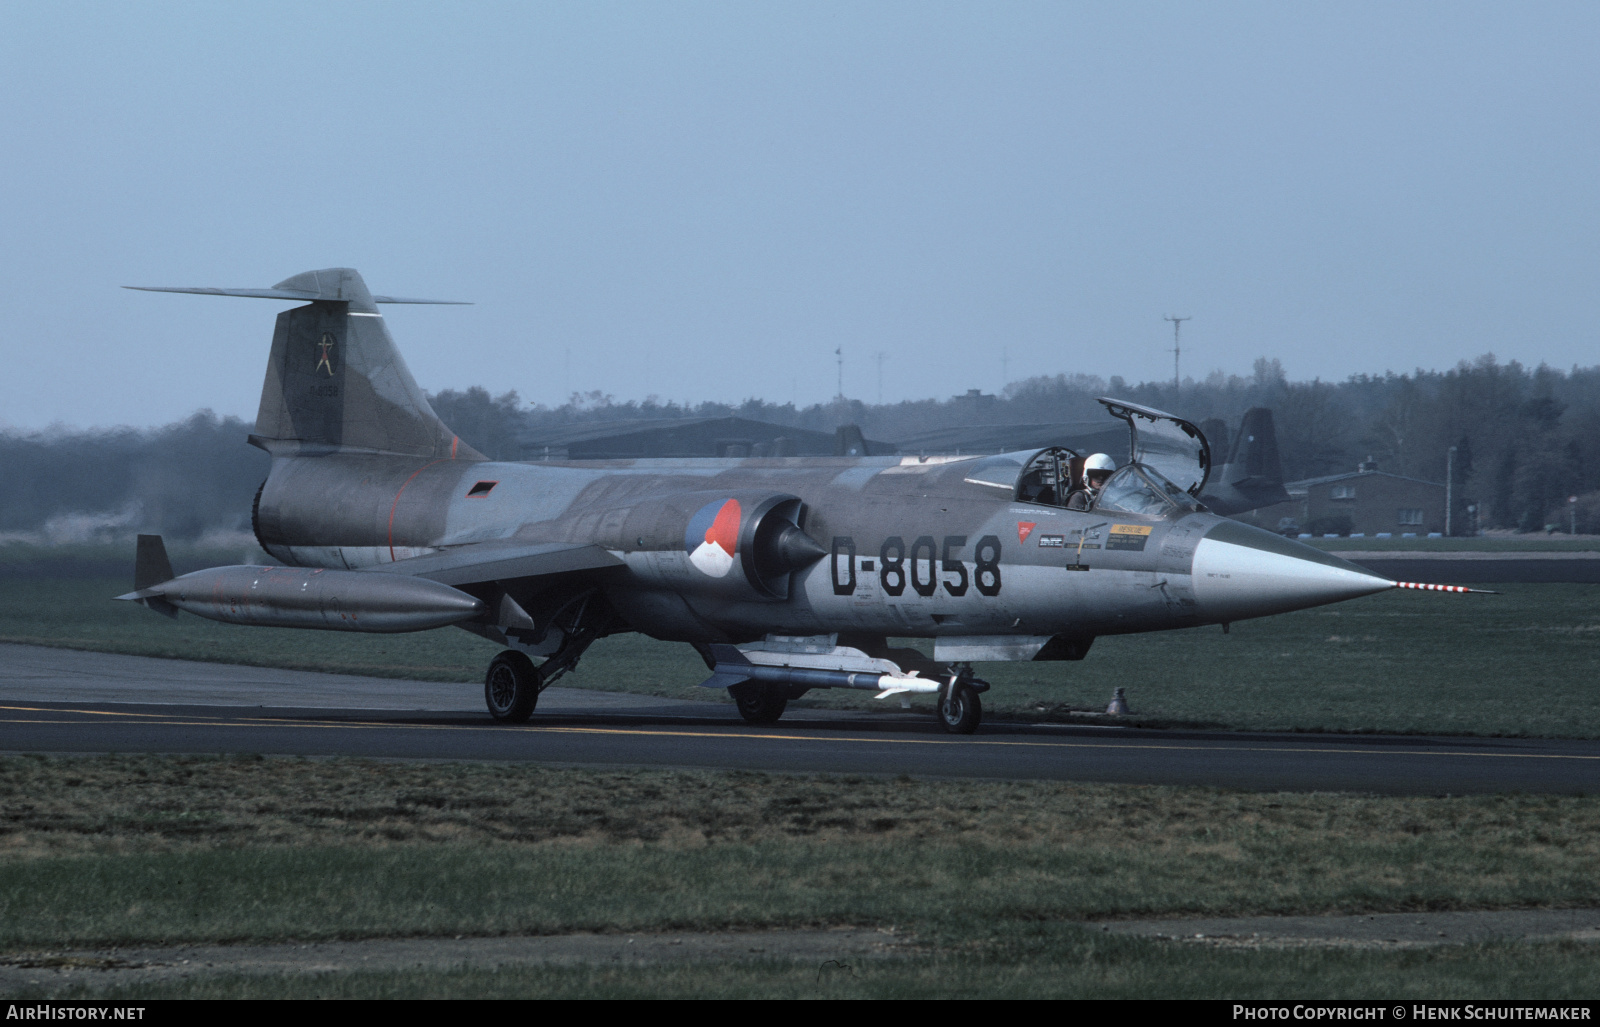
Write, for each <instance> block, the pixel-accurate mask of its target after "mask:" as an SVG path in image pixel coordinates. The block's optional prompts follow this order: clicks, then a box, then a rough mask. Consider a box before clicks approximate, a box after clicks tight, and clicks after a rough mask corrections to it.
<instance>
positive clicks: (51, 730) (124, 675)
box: [0, 645, 1600, 794]
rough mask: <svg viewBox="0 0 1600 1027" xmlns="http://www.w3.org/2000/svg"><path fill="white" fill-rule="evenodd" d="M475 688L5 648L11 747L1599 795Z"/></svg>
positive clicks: (1206, 743) (1592, 755)
mask: <svg viewBox="0 0 1600 1027" xmlns="http://www.w3.org/2000/svg"><path fill="white" fill-rule="evenodd" d="M481 703H482V699H481V695H480V689H478V688H475V687H474V686H472V685H462V684H438V683H430V682H411V681H392V680H387V679H379V678H357V677H347V676H343V675H334V674H313V673H308V672H302V671H278V670H270V669H263V668H257V667H235V666H230V665H225V664H205V663H189V662H185V661H173V660H152V659H146V658H142V657H129V656H114V655H108V654H100V653H82V652H74V651H70V650H59V649H42V648H36V647H30V646H11V645H5V646H0V750H3V751H7V752H11V753H23V752H47V753H106V752H116V753H212V754H228V753H263V754H274V755H296V756H359V757H370V758H384V759H424V760H433V759H446V760H507V761H532V762H540V763H552V764H560V765H569V766H592V767H669V768H706V769H720V770H759V771H771V772H782V773H792V772H800V773H827V774H911V775H914V776H917V777H963V778H990V779H1034V780H1058V781H1095V782H1123V783H1140V784H1173V785H1213V786H1220V787H1230V788H1242V789H1249V790H1293V791H1358V792H1372V793H1387V794H1467V793H1484V792H1511V791H1517V792H1551V793H1573V792H1592V791H1600V742H1595V741H1568V740H1541V739H1505V738H1429V737H1418V736H1385V735H1331V734H1247V733H1233V732H1181V731H1143V730H1131V729H1123V728H1115V727H1098V726H1093V727H1085V726H1067V725H1055V724H1030V723H1024V722H1011V723H1006V722H998V721H993V720H991V721H989V722H986V723H985V724H984V727H983V728H982V730H980V732H979V733H978V734H977V735H973V736H967V737H958V736H952V735H947V734H945V733H943V731H941V730H940V729H939V728H938V726H937V725H936V724H935V723H934V722H933V718H932V717H931V716H930V715H929V714H927V713H925V712H913V713H901V712H898V711H895V712H892V713H891V712H859V713H858V712H853V711H851V712H839V711H825V710H797V711H793V712H791V713H790V714H787V715H786V716H785V717H784V719H783V720H782V721H780V722H779V723H778V724H776V725H772V726H769V727H753V726H750V725H746V724H744V723H743V722H742V721H740V720H739V718H738V715H737V713H735V712H734V710H733V708H732V707H731V706H728V705H725V704H721V703H712V702H706V703H700V702H686V701H674V700H664V699H654V698H650V697H645V696H633V695H626V694H621V693H607V692H593V691H584V690H580V689H565V688H552V689H550V690H548V691H547V692H546V693H545V695H544V696H543V697H541V701H540V705H539V710H538V712H536V713H535V715H534V719H533V720H532V721H531V722H529V723H528V724H526V725H521V726H506V725H500V724H495V723H493V722H492V721H491V720H490V719H489V717H488V715H487V713H486V712H483V711H482V705H481Z"/></svg>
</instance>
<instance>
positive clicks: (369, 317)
mask: <svg viewBox="0 0 1600 1027" xmlns="http://www.w3.org/2000/svg"><path fill="white" fill-rule="evenodd" d="M128 288H131V289H143V290H145V291H148V292H187V293H199V294H201V295H205V296H247V297H253V298H258V299H278V300H305V301H308V302H307V303H306V304H305V305H304V306H299V307H294V308H292V309H290V310H285V311H284V312H283V313H281V314H279V315H278V323H277V328H276V330H275V331H274V332H273V334H272V355H271V357H270V358H269V359H268V361H267V376H266V382H265V383H264V384H263V385H262V388H261V408H260V410H259V411H258V412H257V414H256V431H255V434H254V435H252V436H251V437H250V441H251V442H252V443H254V444H255V445H257V446H260V447H261V448H262V449H265V450H267V451H268V452H270V453H272V454H273V455H275V456H277V455H290V454H293V453H297V452H299V453H319V452H320V453H326V452H333V451H352V452H368V453H387V454H395V455H399V456H417V457H429V458H434V459H461V460H482V459H484V457H483V455H482V454H480V453H478V452H477V451H476V450H474V449H473V448H472V447H470V446H468V445H467V444H466V443H464V442H462V441H461V440H460V439H459V438H457V437H456V435H455V433H454V432H452V431H451V430H450V429H449V428H448V427H446V426H445V424H444V422H442V421H440V420H439V418H438V416H437V415H436V414H435V413H434V412H433V408H432V407H431V406H429V405H428V400H427V397H426V396H425V395H424V394H423V392H422V390H421V389H419V388H418V387H417V383H416V380H415V379H413V378H412V377H411V372H410V371H409V370H407V369H406V364H405V361H404V360H403V359H402V358H401V356H400V353H399V351H398V350H396V349H395V345H394V340H393V339H392V338H391V337H390V335H389V329H388V328H387V327H386V326H385V325H384V322H383V315H382V314H380V313H379V312H378V304H380V303H454V302H458V301H454V300H420V299H404V298H401V297H396V296H374V295H373V294H372V293H371V292H369V291H368V290H367V285H366V283H365V282H363V281H362V280H361V275H360V274H358V273H357V272H356V271H355V270H354V269H352V268H347V267H335V268H326V269H324V270H321V271H306V272H304V273H302V274H298V275H295V276H294V277H293V278H288V279H285V280H284V281H281V282H279V283H278V284H277V285H275V286H273V287H272V288H270V289H210V288H188V287H157V286H129V287H128Z"/></svg>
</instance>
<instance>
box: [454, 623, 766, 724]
mask: <svg viewBox="0 0 1600 1027" xmlns="http://www.w3.org/2000/svg"><path fill="white" fill-rule="evenodd" d="M591 598H592V596H591V595H584V596H581V597H579V599H578V600H577V601H576V602H575V604H569V606H568V607H567V608H565V609H563V610H562V611H560V612H559V613H558V614H557V617H558V618H560V620H561V623H559V624H557V625H556V626H555V628H554V629H553V630H559V631H561V633H562V634H561V645H560V646H559V647H558V648H557V649H556V651H555V652H554V653H552V654H550V657H549V659H547V660H545V661H544V662H543V663H541V664H539V665H538V666H534V663H533V661H532V660H530V659H528V657H527V654H525V653H522V652H520V651H518V650H516V649H507V650H506V651H505V652H503V653H501V654H500V655H499V656H496V657H495V658H494V659H493V660H491V661H490V662H489V673H488V674H487V675H485V676H484V680H483V697H484V701H485V702H487V703H488V706H489V716H491V717H493V718H494V719H495V720H498V721H499V722H501V723H502V724H524V723H527V720H528V718H529V717H530V716H532V715H533V709H534V707H535V706H537V705H539V693H540V692H543V691H544V690H545V689H546V688H549V687H550V685H551V684H552V683H553V682H554V681H555V680H556V679H557V678H559V677H561V675H563V674H565V673H567V672H568V671H571V670H573V669H575V668H576V667H577V666H578V660H579V659H580V658H581V657H582V656H583V654H584V651H585V650H587V649H588V648H589V646H590V645H592V644H593V643H594V640H595V639H596V638H598V637H599V636H600V629H601V627H603V623H601V624H597V623H594V622H593V621H594V619H592V618H588V617H586V616H585V614H586V613H588V612H589V602H590V599H591ZM553 619H555V618H553ZM778 712H779V713H782V712H783V708H782V707H781V706H780V707H779V708H778Z"/></svg>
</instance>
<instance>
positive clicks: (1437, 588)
mask: <svg viewBox="0 0 1600 1027" xmlns="http://www.w3.org/2000/svg"><path fill="white" fill-rule="evenodd" d="M1394 587H1395V588H1416V589H1421V590H1422V591H1424V592H1481V593H1482V594H1484V595H1489V596H1497V595H1499V594H1500V593H1499V592H1496V591H1494V590H1493V589H1487V588H1468V587H1467V586H1465V585H1424V584H1420V583H1418V582H1415V581H1397V582H1395V583H1394Z"/></svg>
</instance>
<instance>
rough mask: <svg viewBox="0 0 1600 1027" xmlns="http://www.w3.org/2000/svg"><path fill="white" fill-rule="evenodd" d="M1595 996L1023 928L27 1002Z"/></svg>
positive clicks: (1555, 983)
mask: <svg viewBox="0 0 1600 1027" xmlns="http://www.w3.org/2000/svg"><path fill="white" fill-rule="evenodd" d="M1597 988H1600V964H1597V962H1596V960H1595V958H1594V951H1593V947H1592V946H1589V945H1583V944H1576V943H1570V942H1556V943H1545V944H1537V945H1514V944H1485V945H1472V946H1461V947H1458V948H1440V949H1429V950H1411V951H1404V952H1374V951H1338V950H1327V949H1301V950H1289V951H1283V950H1279V951H1272V950H1255V951H1227V950H1220V951H1219V950H1217V949H1211V948H1202V947H1200V946H1191V945H1182V944H1173V943H1165V942H1153V941H1145V940H1141V939H1134V938H1114V937H1098V936H1096V935H1095V934H1094V933H1093V932H1089V931H1084V930H1081V929H1077V928H1074V927H1071V926H1067V925H1058V924H1039V925H1027V926H1024V927H1020V928H1018V929H1015V930H1011V931H1007V932H1005V934H1004V935H1003V936H1002V937H996V938H993V939H990V940H988V941H986V942H984V943H981V944H972V945H967V946H964V947H962V948H960V949H957V950H953V951H947V952H940V953H936V954H933V955H928V956H919V957H912V958H907V959H895V960H850V961H843V962H842V964H841V965H833V966H829V965H827V964H822V965H812V964H810V963H793V962H777V961H769V960H760V959H751V960H747V961H740V962H735V963H715V964H707V963H684V964H676V965H658V966H625V967H608V966H577V967H538V968H502V969H496V970H469V969H462V970H448V971H406V972H397V973H353V974H298V975H293V976H273V977H247V976H222V977H217V978H211V979H199V980H190V981H184V982H181V983H177V982H174V983H170V984H149V985H140V986H132V987H119V988H113V989H107V988H104V987H95V986H93V985H81V984H77V985H75V984H69V985H67V986H66V987H65V988H61V989H59V990H47V989H45V988H38V989H37V990H35V991H24V992H22V993H21V994H19V995H18V996H17V997H19V998H36V997H45V996H46V995H47V994H48V995H51V996H53V997H59V998H117V999H132V1000H138V999H161V998H214V999H276V998H298V999H314V998H353V999H422V998H442V999H451V998H462V999H489V998H607V999H628V998H888V999H896V998H898V999H919V998H920V999H929V998H1053V999H1072V998H1132V999H1228V1000H1236V1001H1237V1000H1251V999H1260V1000H1266V999H1288V1000H1294V999H1301V1000H1303V999H1357V1000H1361V999H1366V1000H1371V999H1373V998H1374V997H1378V996H1381V997H1382V998H1383V999H1385V1000H1387V1001H1395V1000H1403V999H1433V1000H1449V999H1456V1000H1460V999H1475V1000H1485V999H1524V1000H1525V999H1528V998H1532V997H1538V998H1543V999H1572V1000H1576V1001H1587V1000H1589V999H1592V997H1593V995H1594V994H1595V992H1596V990H1597Z"/></svg>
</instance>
